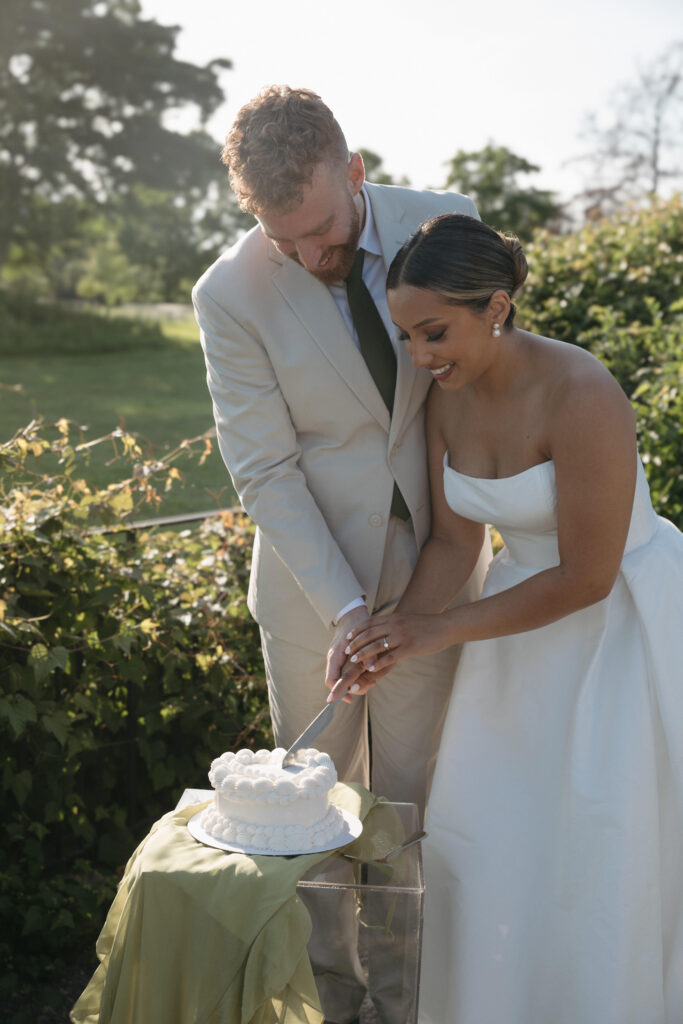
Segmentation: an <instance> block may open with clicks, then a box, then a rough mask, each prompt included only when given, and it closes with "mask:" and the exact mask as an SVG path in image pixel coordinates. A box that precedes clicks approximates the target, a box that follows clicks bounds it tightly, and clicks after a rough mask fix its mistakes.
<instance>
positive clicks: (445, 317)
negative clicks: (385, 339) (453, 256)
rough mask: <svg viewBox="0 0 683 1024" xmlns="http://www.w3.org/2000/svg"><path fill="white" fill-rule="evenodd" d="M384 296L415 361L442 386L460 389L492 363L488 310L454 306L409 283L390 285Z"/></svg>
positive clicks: (491, 338)
mask: <svg viewBox="0 0 683 1024" xmlns="http://www.w3.org/2000/svg"><path fill="white" fill-rule="evenodd" d="M387 302H388V305H389V311H390V313H391V319H392V320H393V321H394V323H395V324H396V327H397V328H398V331H399V334H398V337H399V341H403V342H404V343H405V346H406V349H407V350H408V354H409V355H410V358H411V359H412V361H413V365H414V366H415V367H417V369H419V370H421V369H426V370H429V372H430V373H431V375H432V377H433V378H434V380H435V381H436V382H437V383H438V384H439V386H440V387H442V388H447V389H448V390H449V391H451V390H458V389H459V388H462V387H465V386H466V385H467V384H471V383H473V381H475V380H478V379H479V377H481V376H482V374H484V373H486V371H487V370H488V369H489V368H490V366H491V363H492V361H493V359H494V358H495V353H496V347H495V343H494V339H493V337H492V333H491V327H492V324H491V323H490V322H489V321H490V320H491V319H492V318H491V316H490V315H489V313H488V311H486V312H484V313H475V312H474V311H473V310H471V309H469V308H468V307H467V306H453V305H451V304H450V303H448V302H444V300H443V299H442V298H440V296H439V295H437V294H436V293H435V292H430V291H428V290H427V289H426V288H415V287H414V286H413V285H408V284H401V285H399V286H398V288H395V289H392V290H391V291H388V292H387Z"/></svg>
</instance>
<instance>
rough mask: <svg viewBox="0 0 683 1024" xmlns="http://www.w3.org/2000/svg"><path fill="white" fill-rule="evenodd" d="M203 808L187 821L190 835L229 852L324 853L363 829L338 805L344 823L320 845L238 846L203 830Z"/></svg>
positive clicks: (264, 854)
mask: <svg viewBox="0 0 683 1024" xmlns="http://www.w3.org/2000/svg"><path fill="white" fill-rule="evenodd" d="M205 809H206V808H203V809H202V810H201V811H198V812H197V813H196V814H194V815H193V816H192V817H191V818H190V820H189V821H188V823H187V827H188V829H189V830H190V835H191V836H193V837H194V838H195V839H197V840H198V841H199V842H200V843H203V844H204V845H205V846H213V847H214V849H216V850H227V851H228V852H229V853H249V854H255V855H258V856H263V857H293V856H297V855H298V854H302V853H324V852H325V851H326V850H336V849H337V847H339V846H346V845H347V844H348V843H352V842H353V840H354V839H358V836H359V835H360V834H361V832H362V831H363V823H362V821H361V820H360V818H357V817H356V816H355V814H351V813H350V811H345V810H344V808H343V807H338V808H337V810H338V811H339V813H340V814H341V816H342V818H343V819H344V823H343V825H342V827H341V828H340V830H339V832H337V834H336V835H334V836H332V837H331V838H330V839H328V841H327V842H326V843H324V844H323V845H322V846H308V847H306V848H305V849H301V850H263V849H261V848H260V847H256V846H239V845H238V844H237V843H224V842H223V840H222V839H216V838H215V837H214V836H212V835H210V833H209V832H205V831H204V829H203V828H202V826H201V823H200V820H199V819H200V818H201V816H202V814H203V813H204V810H205Z"/></svg>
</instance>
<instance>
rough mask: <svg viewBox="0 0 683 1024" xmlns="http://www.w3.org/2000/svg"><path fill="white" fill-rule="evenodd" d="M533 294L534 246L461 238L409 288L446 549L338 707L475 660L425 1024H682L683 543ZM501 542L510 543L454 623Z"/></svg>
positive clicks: (431, 892) (457, 233) (439, 827)
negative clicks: (435, 656)
mask: <svg viewBox="0 0 683 1024" xmlns="http://www.w3.org/2000/svg"><path fill="white" fill-rule="evenodd" d="M525 276H526V260H525V258H524V254H523V252H522V249H521V246H520V244H519V242H518V241H517V240H516V239H514V238H508V237H505V236H503V235H500V234H499V233H498V232H496V231H494V230H493V229H492V228H489V227H487V226H486V225H485V224H482V223H481V222H480V221H477V220H474V219H472V218H469V217H464V216H459V215H446V216H443V217H438V218H436V219H434V220H432V221H429V222H427V223H426V224H424V225H423V226H422V227H421V228H420V229H419V230H418V231H417V232H416V234H415V235H413V236H412V238H410V239H409V240H408V241H407V242H406V243H405V245H404V246H403V248H402V249H401V250H400V251H399V253H398V255H397V256H396V258H395V260H394V262H393V264H392V266H391V268H390V271H389V276H388V280H387V289H388V301H389V308H390V310H391V314H392V318H393V320H394V321H395V323H396V324H397V326H398V329H399V332H400V337H401V338H402V340H403V341H404V342H405V344H406V346H407V348H408V351H409V352H410V355H411V357H412V360H413V362H414V364H415V365H416V366H418V367H425V368H427V369H428V370H429V371H430V372H431V374H432V376H433V378H434V385H433V387H432V390H431V392H430V396H429V401H428V410H427V437H428V448H429V469H430V477H431V486H432V510H433V524H432V533H431V537H430V539H429V540H428V542H427V544H426V545H425V547H424V549H423V551H422V554H421V557H420V560H419V562H418V564H417V567H416V569H415V572H414V575H413V577H412V579H411V582H410V584H409V586H408V589H407V591H406V593H405V595H404V597H403V598H402V600H401V602H400V603H399V606H398V608H397V610H396V612H395V613H394V614H392V615H389V616H383V617H375V618H373V619H372V620H371V621H370V623H369V624H368V625H367V626H366V628H364V629H362V630H356V631H354V632H353V633H351V634H349V646H348V648H347V654H348V655H349V660H348V661H347V664H346V667H345V670H344V673H343V676H342V679H341V680H340V681H339V682H338V683H337V684H336V686H335V688H334V689H333V691H332V694H331V696H332V697H335V696H337V695H338V694H340V693H341V692H343V690H344V689H346V687H348V686H349V683H352V686H351V689H352V690H353V691H354V692H356V693H363V692H365V691H366V690H367V689H368V688H369V686H371V685H374V684H375V683H376V682H377V681H379V679H381V677H382V676H383V675H384V674H385V673H386V671H388V669H389V668H390V667H391V666H392V665H394V664H396V662H397V661H399V660H401V659H402V658H408V657H412V656H414V655H418V654H426V653H431V652H435V651H439V650H442V649H444V648H446V647H448V646H449V645H451V644H455V643H461V642H466V647H465V649H464V652H463V656H462V659H461V663H460V667H459V669H458V673H457V676H456V681H455V686H454V690H453V696H452V699H451V705H450V708H449V712H448V718H447V721H446V724H445V727H444V731H443V736H442V741H441V748H440V752H439V760H438V764H437V768H436V773H435V777H434V783H433V787H432V791H431V796H430V801H429V807H428V812H427V824H426V828H427V831H428V836H429V838H428V839H427V841H426V842H425V849H424V856H425V872H426V885H427V897H426V909H425V936H424V948H423V967H422V981H421V996H420V1005H421V1011H420V1021H421V1024H681V1021H683V685H682V684H683V667H682V666H683V537H682V535H681V534H680V533H679V532H678V530H676V528H675V527H674V526H673V525H672V524H671V523H669V522H667V521H666V520H664V519H661V518H659V517H658V516H656V514H655V513H654V511H653V509H652V505H651V503H650V498H649V492H648V488H647V483H646V480H645V475H644V472H643V469H642V466H641V464H640V461H639V459H638V457H637V452H636V425H635V417H634V414H633V411H632V409H631V407H630V405H629V403H628V401H627V399H626V397H625V395H624V394H623V392H622V391H621V389H620V388H619V385H618V384H617V383H616V381H615V380H614V378H613V377H612V376H611V375H610V374H609V373H608V371H607V370H606V369H605V368H604V367H603V366H602V365H601V364H600V363H599V362H598V361H597V360H596V359H595V358H594V357H593V356H592V355H590V354H589V353H588V352H586V351H584V350H582V349H580V348H578V347H576V346H573V345H569V344H566V343H563V342H559V341H554V340H552V339H549V338H542V337H538V336H536V335H533V334H530V333H528V332H526V331H523V330H520V329H518V328H517V327H515V325H514V316H515V307H514V305H513V303H512V298H513V296H514V294H515V292H516V290H517V289H518V288H519V287H520V285H521V284H522V283H523V281H524V278H525ZM486 523H494V524H496V526H497V527H498V529H499V531H500V533H501V535H502V537H503V540H504V542H505V546H504V547H503V549H502V550H501V551H500V552H499V554H498V555H497V556H496V558H495V559H494V560H493V562H492V564H491V568H490V570H489V574H488V577H487V580H486V584H485V586H484V590H483V593H482V597H481V600H479V601H477V602H475V603H472V604H469V605H462V606H457V607H453V606H452V601H453V598H454V596H455V595H456V594H457V592H458V590H459V589H460V587H461V586H462V585H463V583H464V582H465V580H466V579H467V578H468V576H469V574H470V573H471V571H472V569H473V567H474V564H475V562H476V559H477V556H478V553H479V550H480V548H481V545H482V542H483V538H484V531H485V529H486V525H485V524H486ZM387 685H390V683H387ZM346 699H348V697H347V698H346Z"/></svg>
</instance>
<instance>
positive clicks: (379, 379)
mask: <svg viewBox="0 0 683 1024" xmlns="http://www.w3.org/2000/svg"><path fill="white" fill-rule="evenodd" d="M364 259H365V250H364V249H359V250H358V252H357V253H356V258H355V259H354V261H353V266H352V267H351V270H350V272H349V276H348V277H347V278H346V294H347V295H348V299H349V309H350V310H351V318H352V320H353V326H354V327H355V328H356V333H357V334H358V341H359V343H360V350H361V354H362V356H363V358H364V359H365V362H366V364H367V367H368V370H369V371H370V374H371V375H372V379H373V380H374V382H375V384H376V386H377V390H378V391H379V393H380V395H381V396H382V398H383V399H384V404H385V405H386V407H387V409H388V410H389V412H390V413H391V411H392V409H393V407H394V391H395V390H396V353H395V352H394V346H393V345H392V344H391V339H390V337H389V335H388V333H387V329H386V327H385V326H384V321H383V320H382V317H381V316H380V315H379V311H378V309H377V306H376V305H375V303H374V302H373V301H372V295H371V294H370V292H369V290H368V288H367V287H366V285H365V282H364V281H363V260H364ZM391 514H392V515H394V516H398V517H399V518H400V519H408V518H409V516H410V512H409V511H408V506H407V505H406V503H405V500H404V498H403V495H402V494H401V492H400V491H399V489H398V485H397V484H396V483H394V493H393V496H392V499H391Z"/></svg>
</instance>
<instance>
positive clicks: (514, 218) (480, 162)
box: [446, 142, 562, 241]
mask: <svg viewBox="0 0 683 1024" xmlns="http://www.w3.org/2000/svg"><path fill="white" fill-rule="evenodd" d="M539 170H540V168H539V167H537V166H536V165H535V164H532V163H529V161H528V160H525V159H524V157H521V156H517V154H516V153H513V152H512V151H511V150H509V149H507V148H506V147H505V146H495V145H494V144H493V143H492V142H489V143H488V145H486V146H485V147H484V149H482V150H479V151H477V152H474V153H466V152H465V151H464V150H462V149H461V150H459V151H458V152H457V153H456V154H455V156H454V157H453V158H452V160H450V162H449V172H448V178H447V180H446V188H450V187H451V186H455V188H457V190H458V191H459V192H463V193H464V194H465V195H468V196H471V197H472V199H474V201H475V203H476V204H477V208H478V210H479V213H480V215H481V218H482V220H484V221H486V223H487V224H490V225H491V226H492V227H495V228H497V229H499V230H502V231H512V232H514V233H515V234H516V235H519V237H520V238H521V239H522V240H523V241H525V240H528V239H529V238H530V237H531V234H532V232H533V231H534V229H535V228H538V227H545V226H548V225H556V224H557V223H558V222H559V221H560V219H561V215H562V208H561V206H560V204H559V203H558V202H557V200H556V199H555V197H554V195H553V193H552V192H548V191H545V190H543V189H537V188H533V187H531V186H529V185H524V184H522V183H521V182H520V180H519V178H520V176H521V175H530V174H536V173H537V172H538V171H539Z"/></svg>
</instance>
